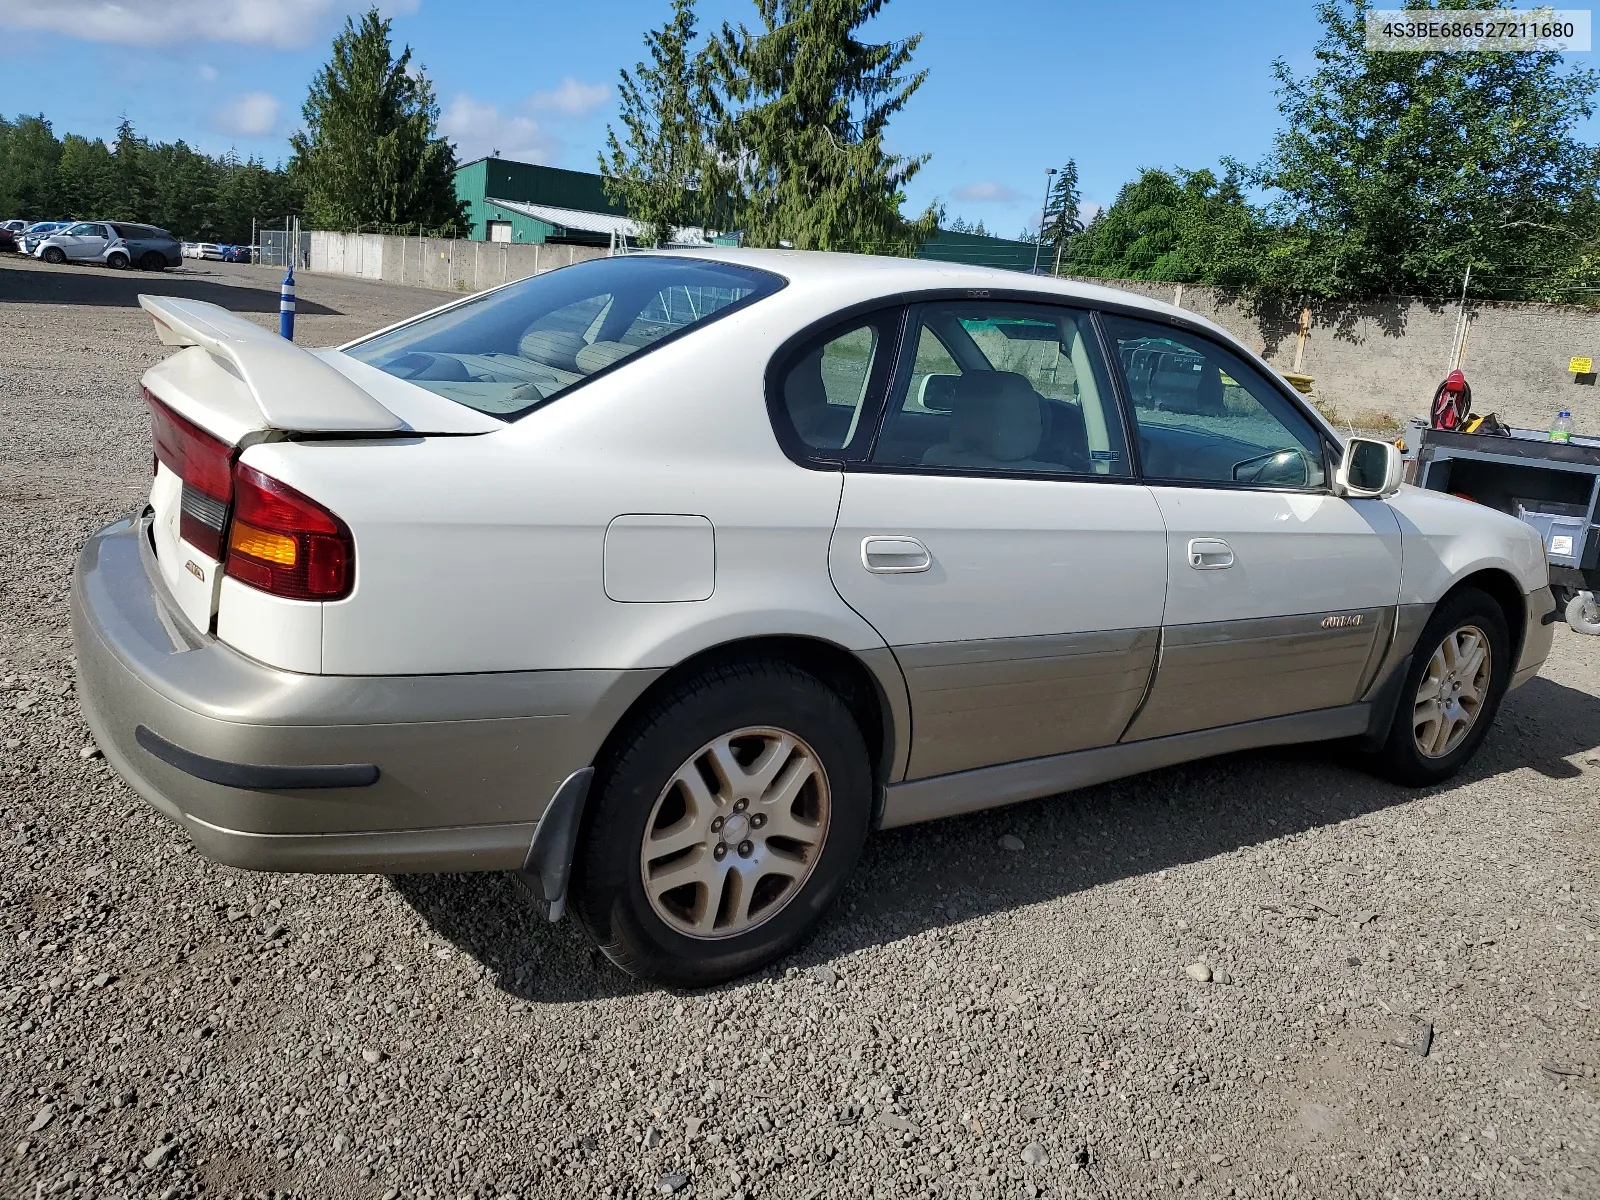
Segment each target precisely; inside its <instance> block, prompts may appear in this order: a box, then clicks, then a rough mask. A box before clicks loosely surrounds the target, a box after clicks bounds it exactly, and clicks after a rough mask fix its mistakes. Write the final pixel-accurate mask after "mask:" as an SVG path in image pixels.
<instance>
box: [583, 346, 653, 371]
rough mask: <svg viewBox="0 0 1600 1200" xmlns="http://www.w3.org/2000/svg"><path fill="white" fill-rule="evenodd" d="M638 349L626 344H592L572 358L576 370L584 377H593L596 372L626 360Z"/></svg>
mask: <svg viewBox="0 0 1600 1200" xmlns="http://www.w3.org/2000/svg"><path fill="white" fill-rule="evenodd" d="M638 348H639V347H637V346H630V345H628V344H627V343H626V342H592V343H590V344H589V345H587V346H585V347H584V348H583V349H582V350H579V351H578V353H577V354H575V355H574V356H573V357H574V359H575V360H576V361H577V364H578V370H580V371H582V372H583V373H584V374H585V375H593V374H594V373H595V372H596V371H600V370H604V369H605V368H606V367H609V366H610V365H611V364H612V363H614V362H617V361H618V360H620V359H624V358H627V357H628V355H630V354H632V353H633V352H634V351H635V350H637V349H638Z"/></svg>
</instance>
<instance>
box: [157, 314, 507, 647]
mask: <svg viewBox="0 0 1600 1200" xmlns="http://www.w3.org/2000/svg"><path fill="white" fill-rule="evenodd" d="M139 305H140V307H141V308H143V309H144V310H145V311H146V312H147V313H149V314H150V316H151V318H152V320H154V322H155V327H156V333H157V336H158V337H159V338H160V339H161V341H162V343H163V344H164V345H168V346H176V347H181V349H180V350H179V352H178V353H177V354H174V355H172V356H170V357H169V358H167V359H165V360H163V361H162V362H160V363H158V364H157V365H156V366H154V367H152V368H150V370H148V371H146V372H145V374H144V377H143V379H142V380H141V382H142V383H143V385H144V389H145V394H146V397H147V400H148V401H150V402H151V411H152V419H153V421H154V422H155V423H156V425H157V426H158V427H160V428H161V430H162V431H164V433H165V443H164V447H160V448H164V449H165V450H166V454H165V456H164V457H161V458H159V460H158V462H157V464H156V472H155V479H154V482H153V483H152V485H151V489H150V504H151V507H152V509H153V511H154V521H153V535H154V541H155V552H156V560H157V562H158V563H159V564H160V569H161V574H162V577H163V579H164V580H165V582H166V584H167V586H168V588H169V589H170V590H171V592H172V595H173V597H174V598H175V599H176V600H177V602H178V604H179V606H180V607H181V608H182V610H183V613H184V615H185V616H186V617H188V618H189V620H190V621H191V622H193V623H194V625H195V626H196V627H197V628H199V629H202V630H205V629H209V628H210V626H211V622H212V618H213V616H214V615H215V613H216V607H217V597H218V591H219V588H220V584H221V577H222V569H221V567H222V563H221V559H222V557H223V552H222V550H221V545H223V544H224V543H223V538H224V537H225V534H226V530H227V522H228V517H229V498H228V496H227V495H225V494H224V495H220V496H219V495H218V494H217V493H218V491H219V489H218V488H217V487H215V486H214V483H213V484H201V483H199V481H198V479H197V477H198V476H204V477H205V478H207V479H211V480H214V478H215V475H216V471H215V470H214V469H213V468H214V466H215V463H216V461H217V460H218V459H219V458H225V459H226V460H227V462H228V463H230V464H231V462H232V461H234V460H236V459H237V458H238V456H239V454H240V452H241V451H243V450H244V449H246V448H248V447H249V446H251V445H254V444H255V443H257V442H263V441H273V440H279V439H284V438H295V439H302V440H304V439H314V438H341V439H352V438H377V439H383V440H386V441H387V440H391V439H394V438H411V437H427V436H471V435H475V434H483V433H490V432H493V431H494V430H496V429H502V428H504V425H503V423H502V422H500V421H498V420H496V419H494V418H493V417H487V416H485V415H484V414H482V413H478V412H474V411H473V410H471V409H467V408H463V407H462V406H461V405H458V404H453V403H451V402H450V401H448V400H445V399H444V398H443V397H441V396H435V395H433V394H432V393H431V392H428V391H425V390H424V389H422V388H418V387H415V386H413V385H410V384H407V383H405V382H404V381H403V380H398V379H394V378H392V377H390V376H387V375H384V374H383V373H382V372H380V371H376V370H374V369H373V368H370V367H367V366H366V365H365V364H363V363H358V362H356V361H355V360H353V359H350V358H348V357H347V356H345V355H343V354H341V353H339V352H338V351H336V350H329V351H311V350H307V349H305V348H303V347H300V346H296V345H295V344H294V343H293V342H290V341H287V340H285V339H283V338H281V337H278V336H277V335H276V334H274V333H272V332H271V331H269V330H267V329H263V328H262V327H261V326H259V325H257V324H255V323H254V322H252V321H249V320H247V319H245V318H244V317H241V316H239V315H237V314H235V313H231V312H229V311H227V310H226V309H224V308H221V307H219V306H217V305H215V304H207V303H205V302H203V301H199V300H186V299H182V298H180V297H174V296H140V297H139ZM369 376H371V377H372V378H368V377H369ZM395 385H398V386H395ZM374 392H378V393H379V395H374ZM380 395H381V399H380ZM163 408H165V409H166V410H169V411H170V412H171V413H172V414H175V415H176V416H177V418H179V421H178V422H173V421H172V420H171V419H170V418H169V417H167V416H166V415H165V414H164V413H163V412H162V409H163ZM184 425H187V426H190V427H192V428H190V429H188V430H185V429H184V428H183V426H184ZM157 441H158V444H161V443H162V432H158V434H157ZM174 446H178V447H179V448H178V449H177V450H176V451H174V449H173V447H174ZM185 446H187V447H188V448H189V451H190V454H191V458H194V459H198V458H201V457H204V458H205V462H204V463H203V464H201V466H200V467H195V466H194V465H193V463H191V467H190V469H188V470H185V468H184V466H183V462H182V460H183V457H184V451H183V449H182V447H185ZM220 490H221V491H223V492H225V491H226V489H225V488H224V489H220ZM197 521H198V522H200V523H199V524H197V523H196V522H197ZM186 522H187V528H188V529H189V530H190V532H191V536H190V537H188V538H185V536H184V530H185V527H186ZM196 529H201V530H202V531H204V530H210V529H214V531H215V532H214V538H213V537H212V536H210V535H208V536H203V537H200V538H196V537H194V536H193V532H194V531H195V530H196ZM197 543H204V545H201V544H197Z"/></svg>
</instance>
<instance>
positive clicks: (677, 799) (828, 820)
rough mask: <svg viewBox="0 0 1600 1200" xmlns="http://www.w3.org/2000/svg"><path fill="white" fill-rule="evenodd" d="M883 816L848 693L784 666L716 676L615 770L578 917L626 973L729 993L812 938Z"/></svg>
mask: <svg viewBox="0 0 1600 1200" xmlns="http://www.w3.org/2000/svg"><path fill="white" fill-rule="evenodd" d="M871 811H872V768H871V763H870V760H869V758H868V755H867V748H866V743H865V742H864V741H863V740H862V736H861V731H860V729H859V728H858V727H857V726H856V723H855V720H854V719H853V718H852V716H851V715H850V710H849V709H848V708H847V707H846V706H845V704H844V701H843V700H841V699H840V698H839V696H838V695H837V694H836V693H834V692H833V691H832V690H831V689H829V688H828V687H826V686H825V685H823V684H822V683H821V682H820V681H818V680H817V679H815V678H814V677H812V676H811V675H808V674H806V673H805V672H804V671H801V670H799V669H797V668H795V667H793V666H790V665H788V664H786V663H779V662H754V663H736V664H732V665H729V666H723V667H716V668H712V669H708V670H707V671H705V672H704V673H703V674H700V675H697V676H694V677H691V678H689V679H686V680H684V682H682V683H681V684H679V685H678V686H677V687H675V688H673V689H672V690H671V691H670V692H668V693H667V694H666V695H665V696H663V697H662V698H661V699H660V700H659V701H658V702H656V703H655V704H653V705H651V706H650V708H649V709H648V710H647V711H646V712H644V713H643V714H642V715H641V716H639V717H638V718H637V720H635V721H634V722H633V725H632V727H631V729H630V730H629V731H628V733H627V734H626V741H624V742H623V743H622V745H621V746H620V747H619V749H618V750H617V752H616V754H615V755H614V756H612V758H611V761H610V762H608V763H605V764H602V766H601V768H600V773H599V775H598V776H597V777H596V779H595V797H594V802H593V804H592V805H591V808H590V812H589V814H588V817H587V819H586V821H585V823H584V831H583V836H582V839H581V842H580V845H579V849H578V853H577V856H576V861H575V863H574V864H573V868H574V869H573V884H572V890H573V895H574V897H575V900H574V905H573V907H574V910H575V912H576V914H577V916H578V919H579V920H580V921H581V922H582V924H583V926H584V928H585V929H586V930H587V931H588V933H589V935H590V936H591V937H592V938H593V939H594V941H595V944H596V945H598V946H599V947H600V949H601V950H602V951H603V952H604V953H605V955H606V957H607V958H609V959H610V960H611V961H612V962H614V963H615V964H616V965H617V966H618V967H620V968H621V969H622V970H624V971H626V972H627V973H628V974H630V975H633V976H635V977H637V978H640V979H648V980H652V981H655V982H658V983H664V984H669V985H675V986H684V987H704V986H707V985H709V984H714V983H720V982H722V981H723V980H726V979H732V978H734V977H735V976H738V975H743V974H745V973H747V972H750V971H754V970H756V969H757V968H759V967H762V966H764V965H765V964H767V963H769V962H771V961H772V960H773V959H775V958H778V957H779V956H780V955H782V954H785V953H787V952H788V951H789V950H791V949H793V948H794V946H796V945H797V944H798V943H799V942H800V941H801V940H802V939H803V938H805V937H806V935H807V934H809V933H810V932H811V931H812V930H813V928H814V927H815V926H816V924H817V922H818V920H819V918H820V917H821V915H822V913H823V912H824V911H825V910H826V909H827V908H828V906H829V905H830V904H832V903H833V901H834V899H835V898H837V896H838V894H839V892H840V890H841V889H842V888H843V887H844V883H845V880H846V879H848V878H849V876H850V872H851V871H852V870H853V869H854V867H855V865H856V861H857V860H858V859H859V858H860V855H861V848H862V846H863V845H864V844H865V842H866V838H867V827H868V823H869V821H870V818H871ZM676 879H684V880H685V882H683V883H681V884H675V883H673V881H674V880H676Z"/></svg>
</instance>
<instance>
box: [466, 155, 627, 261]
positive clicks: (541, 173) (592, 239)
mask: <svg viewBox="0 0 1600 1200" xmlns="http://www.w3.org/2000/svg"><path fill="white" fill-rule="evenodd" d="M455 182H456V196H457V197H459V198H460V199H462V200H464V201H466V205H467V220H468V221H469V222H471V227H472V228H471V232H470V233H469V234H468V235H467V236H468V237H470V238H472V239H473V240H475V241H480V242H526V243H530V244H531V243H538V242H565V243H572V242H577V243H579V244H581V245H595V246H604V245H606V244H607V243H608V241H609V240H610V231H611V230H612V229H613V228H616V227H618V226H619V225H623V224H628V222H627V216H626V214H625V213H624V212H623V210H622V208H621V207H620V206H618V205H616V204H613V203H612V202H611V201H610V199H608V198H607V196H606V192H605V186H604V182H605V181H604V179H603V178H602V177H601V176H599V175H595V174H592V173H590V172H588V171H567V170H563V169H562V168H560V167H542V166H537V165H535V164H533V163H523V162H512V161H511V160H510V159H505V158H480V159H478V160H476V161H475V162H469V163H467V164H466V165H465V166H462V167H457V168H456V178H455ZM597 218H599V219H597ZM604 218H609V219H604Z"/></svg>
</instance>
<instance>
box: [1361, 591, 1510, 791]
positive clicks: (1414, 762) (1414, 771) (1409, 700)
mask: <svg viewBox="0 0 1600 1200" xmlns="http://www.w3.org/2000/svg"><path fill="white" fill-rule="evenodd" d="M1466 624H1473V625H1477V626H1478V627H1479V628H1480V629H1482V630H1483V631H1484V632H1485V633H1486V634H1488V636H1489V648H1490V653H1491V654H1492V655H1493V656H1494V657H1493V661H1492V662H1491V663H1490V672H1489V694H1488V697H1487V698H1486V699H1485V701H1484V704H1483V707H1482V709H1481V710H1480V711H1479V713H1478V719H1477V721H1476V722H1474V723H1473V726H1472V728H1471V729H1470V730H1469V731H1468V732H1467V736H1466V737H1465V738H1463V739H1462V740H1461V744H1460V745H1459V746H1457V747H1456V748H1455V749H1454V750H1452V751H1450V753H1449V754H1446V755H1443V756H1442V757H1440V758H1428V757H1426V756H1425V755H1424V754H1423V753H1422V751H1421V750H1419V749H1417V744H1416V738H1415V734H1414V726H1413V723H1412V713H1413V711H1414V708H1415V704H1416V695H1417V687H1418V686H1419V685H1420V684H1421V682H1422V676H1423V673H1424V672H1425V671H1427V669H1428V663H1429V661H1430V660H1431V659H1432V658H1433V652H1434V651H1435V650H1437V649H1438V648H1439V645H1440V643H1442V642H1443V641H1444V639H1445V636H1446V635H1447V634H1449V633H1451V632H1452V631H1453V630H1455V629H1457V628H1459V627H1460V626H1462V625H1466ZM1511 669H1512V664H1511V631H1510V629H1509V627H1508V626H1507V624H1506V619H1505V614H1504V612H1502V611H1501V608H1500V606H1499V605H1498V604H1497V603H1495V601H1494V600H1493V599H1492V598H1491V597H1490V596H1489V595H1488V594H1487V593H1485V592H1480V591H1478V590H1477V589H1476V588H1464V589H1462V590H1461V591H1459V592H1456V593H1454V594H1452V595H1450V596H1447V597H1446V598H1445V599H1444V601H1443V602H1442V603H1441V604H1440V605H1439V607H1438V608H1437V609H1436V610H1435V611H1434V614H1433V616H1432V617H1431V618H1429V620H1428V624H1427V625H1426V626H1425V627H1424V628H1423V630H1422V635H1421V636H1420V637H1419V638H1418V639H1417V647H1416V650H1415V651H1414V652H1413V653H1412V656H1411V666H1410V669H1409V670H1408V671H1407V672H1406V678H1405V683H1404V685H1403V686H1402V688H1401V690H1400V701H1399V703H1398V704H1397V705H1396V706H1395V714H1394V723H1393V725H1392V726H1391V727H1390V730H1389V739H1388V742H1387V744H1386V745H1385V746H1384V750H1383V757H1384V760H1385V765H1386V766H1387V767H1388V768H1389V773H1390V774H1391V776H1393V777H1394V778H1396V779H1397V780H1398V781H1399V782H1402V783H1408V784H1412V785H1414V786H1426V785H1428V784H1432V783H1442V782H1443V781H1444V780H1446V779H1449V778H1450V777H1451V776H1452V775H1454V774H1455V773H1456V772H1457V771H1459V770H1460V769H1461V768H1462V767H1463V766H1464V765H1465V764H1466V762H1467V760H1468V759H1470V758H1471V757H1472V756H1473V755H1474V754H1476V753H1477V751H1478V747H1479V746H1481V745H1482V744H1483V739H1484V738H1486V737H1488V736H1489V728H1490V726H1492V725H1493V724H1494V720H1495V717H1496V716H1497V715H1498V714H1499V711H1500V701H1501V699H1502V698H1503V697H1504V696H1505V692H1506V685H1507V684H1508V683H1509V682H1510V679H1511Z"/></svg>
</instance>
